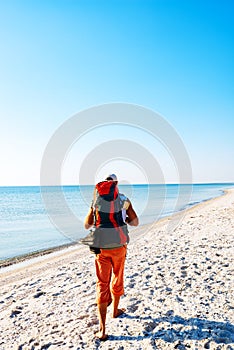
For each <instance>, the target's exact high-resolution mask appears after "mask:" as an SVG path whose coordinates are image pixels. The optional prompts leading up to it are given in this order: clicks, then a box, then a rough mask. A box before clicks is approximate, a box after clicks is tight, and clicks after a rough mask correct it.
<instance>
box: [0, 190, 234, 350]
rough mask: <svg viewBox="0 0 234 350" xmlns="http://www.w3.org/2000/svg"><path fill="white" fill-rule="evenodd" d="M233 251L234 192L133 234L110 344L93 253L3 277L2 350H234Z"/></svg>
mask: <svg viewBox="0 0 234 350" xmlns="http://www.w3.org/2000/svg"><path fill="white" fill-rule="evenodd" d="M233 243H234V190H228V191H227V193H226V194H225V195H223V196H221V197H219V198H216V199H212V200H210V201H207V202H204V203H201V204H199V205H197V206H195V207H193V208H190V209H188V210H186V211H184V212H183V213H178V214H176V215H174V216H172V217H170V218H164V219H162V220H160V221H159V222H157V223H155V224H153V225H151V226H150V227H146V228H144V229H142V228H140V230H139V231H138V233H136V234H134V231H132V232H131V242H130V244H129V246H128V255H127V261H126V267H125V295H124V296H123V297H122V299H121V305H120V306H121V307H125V308H126V313H125V314H124V315H122V316H120V317H119V318H117V319H112V318H111V317H110V311H108V315H107V329H106V332H107V333H108V334H109V339H108V340H107V341H106V342H100V341H99V340H96V339H95V337H94V333H95V332H96V331H97V330H98V319H97V313H96V304H95V282H96V279H95V272H94V255H92V254H90V253H89V250H88V248H87V247H84V246H80V245H77V246H72V247H70V248H65V249H63V250H60V251H57V252H54V253H51V254H49V255H44V256H42V257H39V258H38V257H37V258H35V259H31V260H29V261H27V262H26V263H25V262H23V263H21V264H14V265H12V266H8V267H6V268H2V269H1V270H0V278H1V289H0V310H1V312H0V330H1V334H0V349H1V350H8V349H18V350H21V349H23V350H25V349H50V350H52V349H59V348H61V349H65V350H66V349H118V350H121V349H147V350H148V349H180V350H182V349H234V264H233V260H234V248H233V246H234V245H233ZM110 308H111V306H110Z"/></svg>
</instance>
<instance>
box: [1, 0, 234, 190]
mask: <svg viewBox="0 0 234 350" xmlns="http://www.w3.org/2000/svg"><path fill="white" fill-rule="evenodd" d="M0 43H1V56H0V60H1V64H0V98H1V103H0V116H1V128H0V140H1V153H0V157H1V158H0V159H1V175H0V185H2V186H4V185H38V184H39V182H40V165H41V159H42V155H43V152H44V150H45V147H46V145H47V143H48V141H49V139H50V137H51V136H52V134H53V133H54V132H55V131H56V129H57V128H58V127H59V126H60V125H61V124H62V123H64V122H65V121H66V120H67V119H68V118H69V117H71V116H72V115H74V114H75V113H78V112H79V111H81V110H83V109H86V108H90V107H92V106H95V105H99V104H103V103H109V102H127V103H133V104H139V105H142V106H145V107H147V108H150V109H152V110H154V111H156V112H158V113H159V114H160V115H162V116H163V117H164V118H165V119H166V120H167V121H168V122H169V123H170V124H171V125H172V126H173V128H174V129H175V130H176V131H177V133H178V134H179V136H180V137H181V139H182V140H183V143H184V145H185V147H186V149H187V152H188V154H189V157H190V160H191V164H192V170H193V181H194V182H224V181H230V182H232V181H234V162H233V159H234V137H233V131H234V84H233V81H234V67H233V62H234V2H233V1H232V0H229V1H228V0H224V1H222V2H221V1H215V0H213V1H211V0H210V1H208V0H204V1H200V0H196V1H195V0H187V1H185V0H184V1H182V0H177V1H176V0H174V1H173V0H154V1H149V0H145V1H143V0H141V1H138V0H135V1H133V0H124V1H121V0H119V1H115V0H114V1H107V0H106V1H97V0H96V1H90V0H85V1H82V0H81V1H80V0H79V1H78V0H77V1H75V0H66V1H65V0H63V1H62V0H57V1H48V0H47V1H46V0H41V1H26V0H25V1H23V0H18V1H12V0H8V1H3V0H2V1H0ZM130 134H132V135H133V134H134V132H133V131H130ZM95 135H96V136H95ZM95 135H93V134H92V133H90V138H92V140H93V138H95V137H96V145H98V144H99V143H100V139H99V138H98V133H96V134H95ZM108 135H109V139H111V138H113V139H114V138H116V129H115V130H113V131H112V129H111V127H110V128H109V129H108ZM126 137H127V136H126ZM132 137H133V138H134V136H132ZM144 137H145V139H144ZM136 138H138V140H140V141H139V142H140V144H142V145H147V147H148V148H149V151H150V152H151V153H154V152H155V148H154V147H153V146H152V145H151V142H150V140H148V139H147V136H146V135H142V138H141V137H139V135H138V136H136ZM85 142H87V143H89V140H88V139H87V140H85ZM78 146H79V145H76V147H77V151H75V148H74V150H73V151H72V152H73V153H74V155H73V158H72V156H71V155H68V161H67V163H66V162H65V165H64V174H65V175H64V183H74V182H75V179H76V176H74V173H76V174H77V173H78V172H79V161H78V158H79V157H80V158H82V156H81V155H80V154H79V149H81V150H82V152H85V146H82V147H78ZM93 147H95V144H94V145H93ZM162 154H163V152H162V153H161V156H160V157H159V158H160V161H161V162H162V163H163V162H167V161H166V159H167V156H166V155H165V159H163V155H162ZM154 156H155V158H157V157H158V155H157V154H156V153H154ZM69 157H70V158H72V159H73V161H70V162H69ZM83 158H84V157H83ZM76 159H77V163H76V164H74V163H75V162H76ZM114 161H115V164H109V166H110V167H111V166H113V165H115V166H116V167H115V170H116V172H118V164H116V160H114ZM100 166H101V165H100ZM119 166H120V168H121V167H122V165H119ZM162 168H163V166H162ZM163 169H164V168H163ZM108 170H109V169H108V166H106V165H105V171H108ZM126 170H128V171H126ZM103 171H104V170H103ZM119 171H120V173H121V174H122V171H123V170H122V168H121V169H119ZM125 172H126V173H127V172H128V173H129V176H130V180H131V181H134V182H141V181H142V176H141V175H139V174H138V171H136V172H135V174H134V169H133V168H132V166H129V168H128V167H127V168H126V169H125ZM165 172H168V174H167V173H165V179H166V181H168V182H176V176H175V177H173V176H172V175H171V174H174V171H172V170H171V169H170V166H168V167H167V168H165ZM72 174H73V175H72Z"/></svg>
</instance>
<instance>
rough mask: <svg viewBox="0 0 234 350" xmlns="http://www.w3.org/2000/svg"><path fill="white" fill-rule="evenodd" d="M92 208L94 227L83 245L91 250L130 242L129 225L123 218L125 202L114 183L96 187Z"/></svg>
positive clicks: (105, 183) (104, 183) (100, 184)
mask: <svg viewBox="0 0 234 350" xmlns="http://www.w3.org/2000/svg"><path fill="white" fill-rule="evenodd" d="M92 207H93V212H94V227H93V228H92V229H91V230H90V233H89V234H88V235H87V236H86V237H85V238H83V239H81V240H80V242H81V243H83V244H86V245H89V246H90V247H91V248H105V247H106V248H108V247H109V248H111V247H117V246H121V245H124V244H126V243H128V242H129V235H128V229H127V224H126V223H125V222H124V220H123V216H122V207H123V201H122V200H121V198H120V195H119V191H118V188H117V185H116V183H115V182H114V181H102V182H99V183H98V184H97V185H96V186H95V190H94V199H93V203H92ZM91 250H92V249H91Z"/></svg>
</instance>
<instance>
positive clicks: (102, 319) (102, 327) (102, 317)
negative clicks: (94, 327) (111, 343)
mask: <svg viewBox="0 0 234 350" xmlns="http://www.w3.org/2000/svg"><path fill="white" fill-rule="evenodd" d="M97 306H98V318H99V332H98V333H96V336H97V337H98V338H99V339H100V340H106V339H107V334H106V333H105V331H106V312H107V303H101V304H98V305H97Z"/></svg>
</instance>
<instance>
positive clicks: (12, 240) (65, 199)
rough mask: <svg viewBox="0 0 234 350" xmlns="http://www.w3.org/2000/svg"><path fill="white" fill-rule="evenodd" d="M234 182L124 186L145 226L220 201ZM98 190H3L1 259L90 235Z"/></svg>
mask: <svg viewBox="0 0 234 350" xmlns="http://www.w3.org/2000/svg"><path fill="white" fill-rule="evenodd" d="M228 188H234V183H219V184H191V185H188V184H186V185H181V184H167V185H147V184H142V185H141V184H140V185H119V191H120V192H121V193H124V194H125V195H126V196H127V197H129V198H130V200H131V202H132V204H133V207H134V209H135V211H136V212H137V214H138V216H139V220H140V226H142V225H145V224H150V223H153V222H155V221H157V220H159V219H160V218H162V217H166V216H170V215H172V214H174V213H176V212H179V211H181V210H184V209H186V208H188V207H191V206H194V205H196V204H198V203H201V202H203V201H206V200H208V199H211V198H214V197H218V196H220V195H222V194H223V192H224V190H225V189H228ZM93 189H94V187H93V186H89V185H87V186H84V185H82V186H50V187H40V186H24V187H22V186H21V187H20V186H18V187H0V261H3V260H6V259H11V258H15V257H19V256H24V255H28V254H32V253H35V252H40V251H43V250H47V249H52V248H56V247H60V246H64V245H68V244H70V243H73V242H78V241H79V239H80V238H82V237H84V236H85V235H86V234H87V231H86V230H85V229H84V227H83V221H84V218H85V216H86V214H87V211H88V209H89V207H90V204H91V200H92V197H93Z"/></svg>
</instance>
